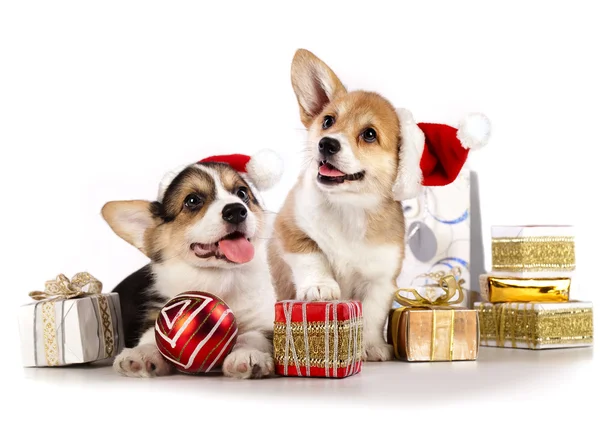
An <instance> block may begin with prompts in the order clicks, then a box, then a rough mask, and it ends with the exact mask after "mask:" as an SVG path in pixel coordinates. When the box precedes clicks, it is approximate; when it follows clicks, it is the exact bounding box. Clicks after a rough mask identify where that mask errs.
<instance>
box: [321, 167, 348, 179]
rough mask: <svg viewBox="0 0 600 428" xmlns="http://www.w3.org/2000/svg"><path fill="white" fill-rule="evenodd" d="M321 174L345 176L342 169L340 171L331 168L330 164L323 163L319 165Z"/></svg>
mask: <svg viewBox="0 0 600 428" xmlns="http://www.w3.org/2000/svg"><path fill="white" fill-rule="evenodd" d="M319 174H321V175H324V176H325V177H343V176H344V175H346V174H344V173H343V172H342V171H339V170H337V169H335V168H331V167H330V166H329V165H327V164H325V165H321V166H320V167H319Z"/></svg>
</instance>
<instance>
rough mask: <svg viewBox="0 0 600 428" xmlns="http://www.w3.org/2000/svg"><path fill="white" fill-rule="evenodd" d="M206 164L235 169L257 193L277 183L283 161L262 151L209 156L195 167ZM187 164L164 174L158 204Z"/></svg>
mask: <svg viewBox="0 0 600 428" xmlns="http://www.w3.org/2000/svg"><path fill="white" fill-rule="evenodd" d="M208 162H219V163H226V164H228V165H229V166H231V167H232V168H233V169H235V170H236V171H237V172H238V173H239V174H240V175H241V176H242V177H243V178H244V179H245V180H246V182H248V184H249V185H250V186H251V187H252V188H253V189H254V190H258V191H263V190H268V189H270V188H271V187H273V186H274V185H275V184H277V183H278V182H279V179H280V178H281V175H282V174H283V161H282V159H281V157H280V156H279V155H278V154H277V153H275V152H274V151H272V150H268V149H264V150H261V151H259V152H257V153H255V154H254V155H253V156H252V157H251V156H248V155H241V154H231V155H217V156H209V157H207V158H204V159H202V160H200V161H198V162H196V164H197V165H199V164H202V163H208ZM189 166H190V165H189V164H186V165H181V166H179V167H177V168H175V169H173V170H171V171H169V172H168V173H166V174H165V176H164V177H163V179H162V180H161V182H160V184H159V186H158V198H157V200H158V201H159V202H161V201H162V199H163V197H164V195H165V192H166V191H167V188H168V187H169V185H170V184H171V182H172V181H173V180H174V179H175V177H177V176H178V175H179V174H180V173H181V172H182V171H183V170H184V169H186V168H187V167H189Z"/></svg>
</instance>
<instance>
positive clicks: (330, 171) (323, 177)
mask: <svg viewBox="0 0 600 428" xmlns="http://www.w3.org/2000/svg"><path fill="white" fill-rule="evenodd" d="M364 176H365V173H364V171H361V172H355V173H354V174H345V173H344V172H342V171H340V170H339V169H337V168H336V167H335V166H334V165H332V164H331V163H329V162H327V161H326V160H322V161H321V162H319V173H318V174H317V180H319V182H321V183H323V184H340V183H343V182H344V181H355V180H361V179H362V178H363V177H364Z"/></svg>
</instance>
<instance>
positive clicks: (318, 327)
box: [273, 300, 363, 378]
mask: <svg viewBox="0 0 600 428" xmlns="http://www.w3.org/2000/svg"><path fill="white" fill-rule="evenodd" d="M362 321H363V318H362V305H361V303H360V302H357V301H341V302H302V301H291V300H286V301H281V302H277V304H276V305H275V325H274V331H273V350H274V360H275V371H276V373H277V374H279V375H282V376H307V377H331V378H343V377H347V376H351V375H354V374H357V373H359V372H360V371H361V368H362V360H361V357H362V346H363V337H362V335H363V328H362Z"/></svg>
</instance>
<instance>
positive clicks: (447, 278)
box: [394, 267, 465, 307]
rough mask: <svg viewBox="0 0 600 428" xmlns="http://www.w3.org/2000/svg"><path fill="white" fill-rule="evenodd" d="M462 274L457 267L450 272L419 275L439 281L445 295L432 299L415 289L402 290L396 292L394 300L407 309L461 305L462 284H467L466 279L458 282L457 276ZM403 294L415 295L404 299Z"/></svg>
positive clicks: (462, 296)
mask: <svg viewBox="0 0 600 428" xmlns="http://www.w3.org/2000/svg"><path fill="white" fill-rule="evenodd" d="M460 274H461V270H460V268H459V267H455V268H453V269H452V270H451V271H450V272H444V271H437V272H432V273H427V274H423V275H419V276H418V277H417V278H420V277H428V278H432V279H436V280H437V281H438V286H439V288H441V289H442V290H443V291H444V294H443V295H441V296H439V297H437V298H435V299H430V298H429V297H425V296H423V295H421V294H420V293H419V292H418V291H417V290H416V289H414V288H401V289H399V290H398V291H396V295H395V296H394V300H395V301H396V302H398V303H399V304H401V305H403V306H406V307H416V306H450V305H454V304H456V303H460V302H462V301H463V299H464V293H463V289H462V284H464V283H465V280H464V279H460V280H458V281H457V280H456V276H460ZM401 292H405V293H410V294H412V295H413V297H412V298H410V297H404V296H402V294H401ZM457 293H458V297H457V298H456V299H455V300H452V299H453V298H454V296H455V295H456V294H457Z"/></svg>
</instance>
